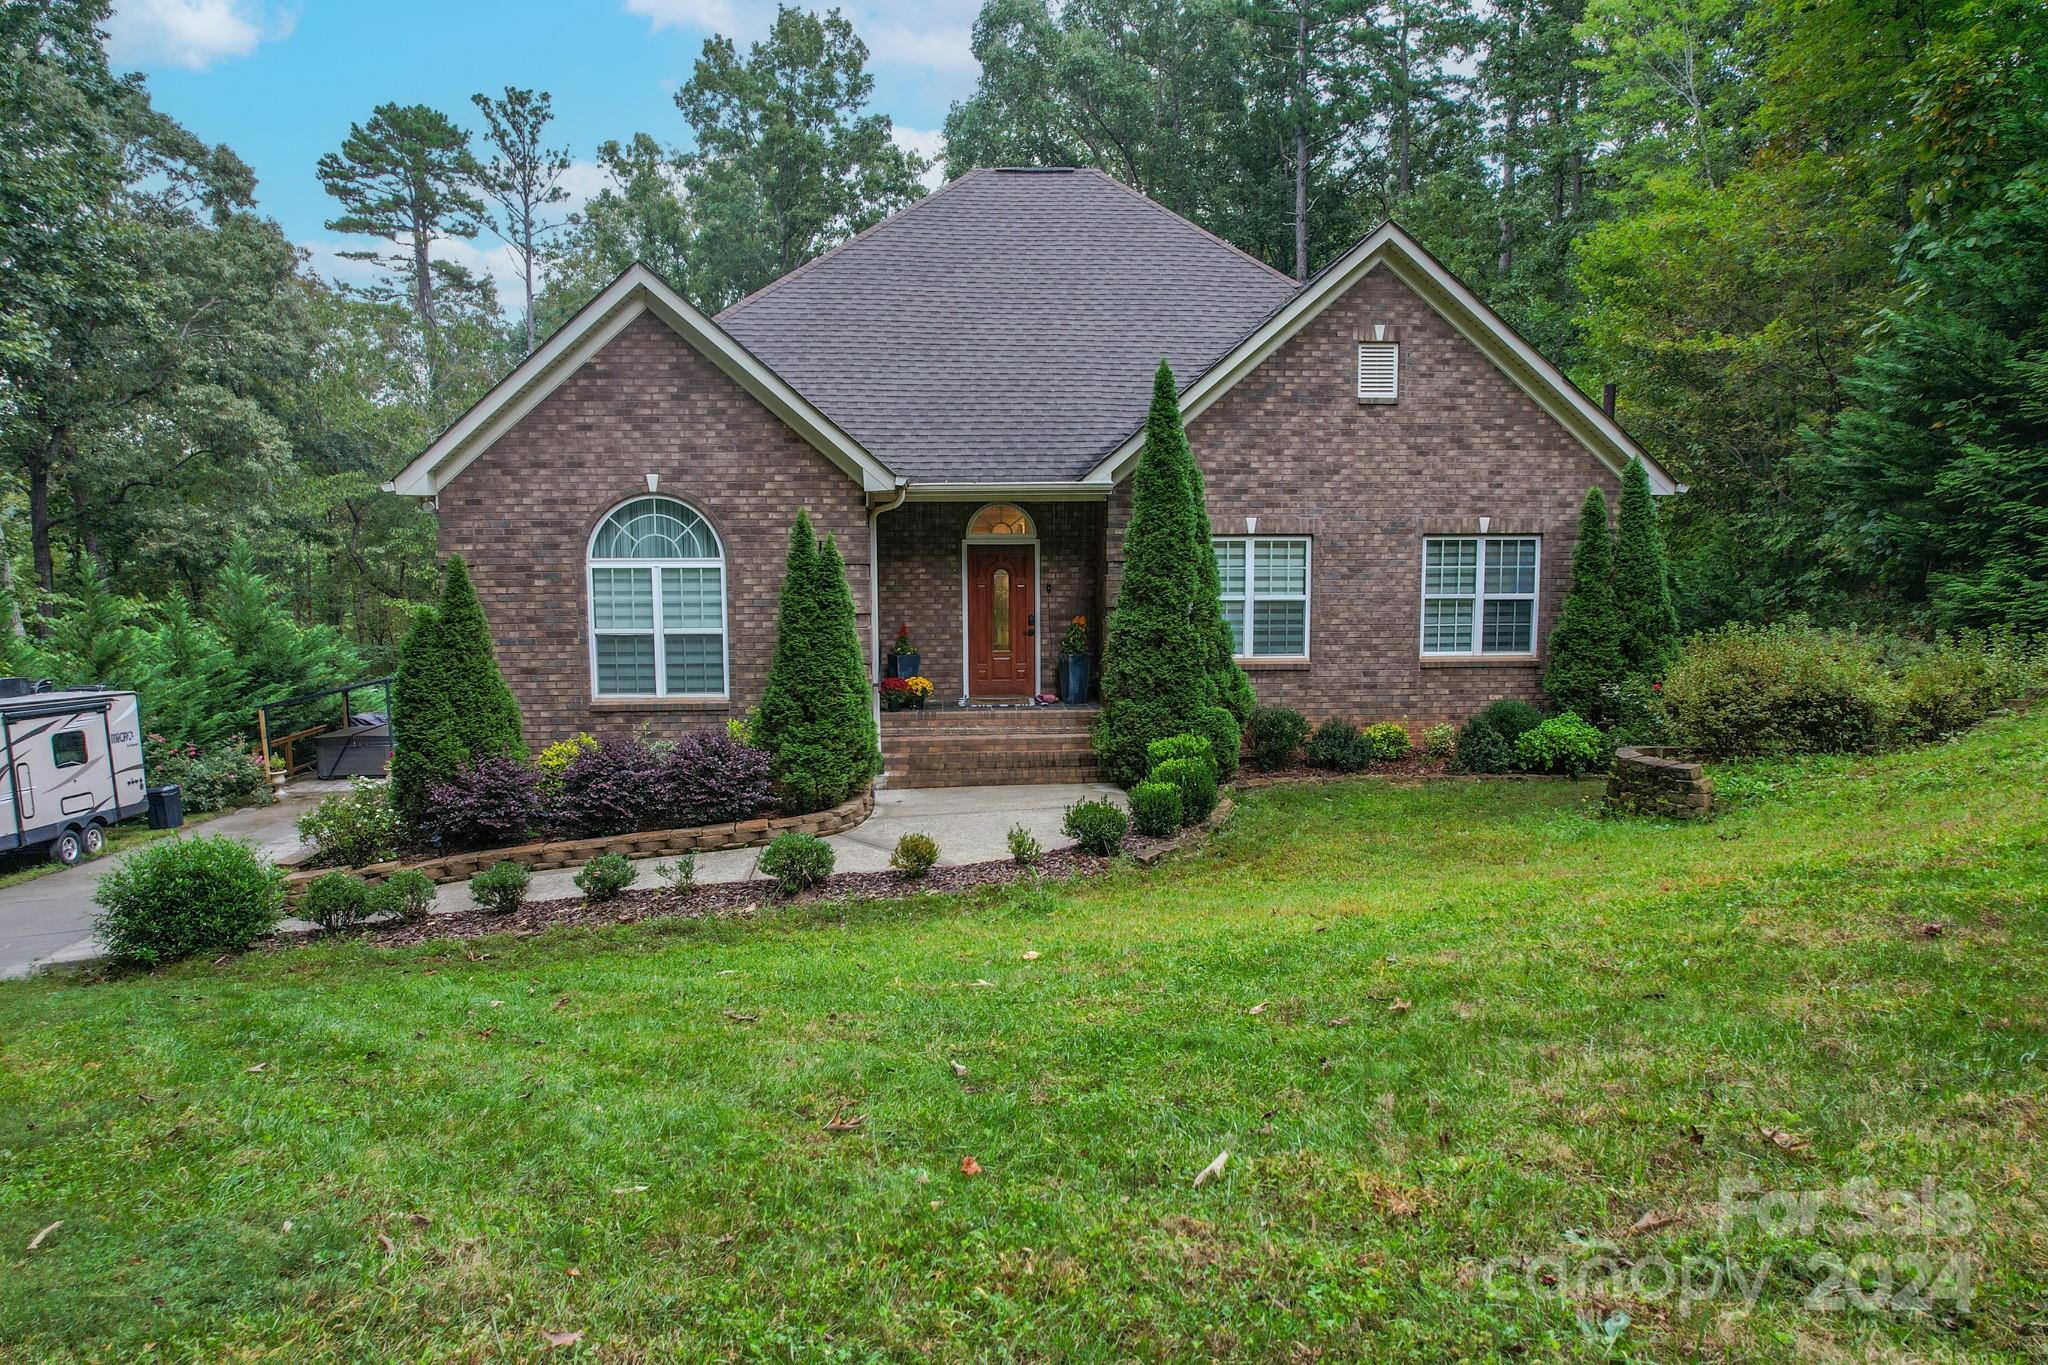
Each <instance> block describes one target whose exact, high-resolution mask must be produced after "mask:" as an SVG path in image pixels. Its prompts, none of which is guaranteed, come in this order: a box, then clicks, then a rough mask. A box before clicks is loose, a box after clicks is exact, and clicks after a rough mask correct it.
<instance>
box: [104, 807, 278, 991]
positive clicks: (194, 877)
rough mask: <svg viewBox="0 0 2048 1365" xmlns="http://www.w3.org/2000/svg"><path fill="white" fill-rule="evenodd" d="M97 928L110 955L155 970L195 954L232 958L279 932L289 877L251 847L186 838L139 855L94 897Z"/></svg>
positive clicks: (112, 871)
mask: <svg viewBox="0 0 2048 1365" xmlns="http://www.w3.org/2000/svg"><path fill="white" fill-rule="evenodd" d="M93 901H94V902H95V903H96V904H97V905H98V906H99V907H100V914H99V917H98V919H97V921H96V922H95V924H94V926H93V928H94V932H95V933H97V934H98V935H99V938H100V942H102V943H103V944H105V945H106V948H107V952H108V953H109V954H110V955H111V956H113V957H116V958H119V959H122V960H124V961H128V962H137V963H141V964H143V965H144V966H155V965H157V964H158V963H162V962H171V961H174V960H176V959H178V958H181V957H186V956H189V955H190V954H192V953H221V952H234V951H238V950H240V949H243V948H246V947H248V946H249V945H250V944H251V943H254V942H255V941H256V940H257V938H259V937H260V936H262V935H263V934H266V933H269V932H270V930H271V929H272V928H273V927H274V926H275V925H276V924H277V920H278V916H279V915H280V914H282V913H283V910H284V876H283V874H282V873H280V872H279V871H278V870H277V869H276V868H274V867H272V866H271V865H270V864H269V863H268V862H266V861H265V860H264V859H262V858H261V857H259V856H257V853H256V850H255V849H253V848H251V847H250V846H249V845H248V844H245V843H241V842H239V841H237V840H234V839H230V838H227V837H226V836H224V835H210V836H209V835H197V836H189V835H188V836H182V837H177V838H171V839H165V840H162V841H160V842H158V843H154V844H151V845H149V846H148V847H146V848H142V849H139V850H137V851H136V852H134V853H132V854H130V855H129V856H128V857H127V858H125V859H123V860H122V861H120V862H118V863H116V864H115V865H114V866H113V867H111V868H109V869H108V870H107V872H106V874H105V875H104V876H102V877H101V878H100V880H99V884H98V886H96V887H95V888H94V889H93Z"/></svg>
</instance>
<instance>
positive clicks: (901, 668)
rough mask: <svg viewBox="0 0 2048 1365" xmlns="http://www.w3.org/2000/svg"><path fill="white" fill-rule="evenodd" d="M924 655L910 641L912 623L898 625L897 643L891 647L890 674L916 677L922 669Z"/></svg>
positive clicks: (891, 675) (892, 675) (896, 676)
mask: <svg viewBox="0 0 2048 1365" xmlns="http://www.w3.org/2000/svg"><path fill="white" fill-rule="evenodd" d="M923 663H924V657H923V656H922V655H920V654H919V653H918V652H917V646H916V645H914V644H912V643H910V624H909V623H908V622H905V623H904V624H902V625H900V626H898V627H896V643H895V644H893V645H891V646H890V647H889V676H890V677H892V678H914V677H916V676H917V675H918V673H919V672H920V671H921V669H922V666H923Z"/></svg>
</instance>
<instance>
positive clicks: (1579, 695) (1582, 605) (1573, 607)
mask: <svg viewBox="0 0 2048 1365" xmlns="http://www.w3.org/2000/svg"><path fill="white" fill-rule="evenodd" d="M1624 671H1625V670H1624V669H1623V667H1622V662H1621V615H1620V613H1619V612H1617V611H1616V610H1615V607H1614V542H1613V540H1612V539H1611V538H1610V537H1609V535H1608V531H1607V495H1606V494H1604V493H1602V492H1601V491H1600V490H1599V489H1598V488H1592V489H1588V490H1587V492H1586V502H1585V505H1584V506H1583V507H1581V508H1580V509H1579V543H1578V547H1577V548H1576V549H1575V550H1573V551H1572V586H1571V591H1570V592H1569V593H1567V594H1566V595H1565V599H1564V610H1562V611H1561V612H1559V613H1558V617H1557V627H1556V629H1554V630H1552V631H1551V632H1550V671H1549V672H1548V673H1546V674H1544V676H1543V686H1544V689H1545V690H1546V691H1548V692H1549V693H1550V695H1551V698H1552V700H1554V701H1556V702H1557V704H1558V705H1559V706H1562V707H1564V708H1565V709H1566V710H1568V711H1574V712H1577V713H1578V715H1579V716H1580V718H1581V719H1584V720H1589V721H1592V722H1594V723H1595V724H1599V723H1600V721H1601V719H1602V713H1603V710H1604V705H1603V700H1602V697H1601V695H1600V689H1601V688H1602V687H1604V686H1606V685H1607V684H1609V683H1613V682H1618V681H1620V680H1621V678H1622V675H1623V673H1624Z"/></svg>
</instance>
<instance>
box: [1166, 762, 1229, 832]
mask: <svg viewBox="0 0 2048 1365" xmlns="http://www.w3.org/2000/svg"><path fill="white" fill-rule="evenodd" d="M1151 780H1152V781H1154V782H1169V783H1172V784H1173V785H1174V786H1175V787H1178V788H1179V789H1180V822H1181V823H1182V824H1183V825H1192V824H1196V823H1198V822H1200V821H1203V820H1206V819H1208V818H1209V812H1210V811H1212V810H1215V809H1216V765H1215V764H1213V763H1211V762H1210V761H1209V760H1208V759H1206V758H1169V759H1167V760H1166V761H1165V762H1164V763H1155V764H1153V765H1152V778H1151Z"/></svg>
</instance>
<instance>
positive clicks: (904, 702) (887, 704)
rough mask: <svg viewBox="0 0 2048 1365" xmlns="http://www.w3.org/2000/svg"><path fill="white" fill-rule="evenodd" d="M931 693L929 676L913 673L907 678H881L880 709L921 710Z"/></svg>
mask: <svg viewBox="0 0 2048 1365" xmlns="http://www.w3.org/2000/svg"><path fill="white" fill-rule="evenodd" d="M931 694H932V680H931V679H930V678H926V677H921V676H917V675H913V676H911V677H908V678H884V679H882V709H883V710H884V711H922V710H924V704H925V701H926V699H927V698H929V697H930V696H931Z"/></svg>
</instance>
